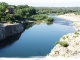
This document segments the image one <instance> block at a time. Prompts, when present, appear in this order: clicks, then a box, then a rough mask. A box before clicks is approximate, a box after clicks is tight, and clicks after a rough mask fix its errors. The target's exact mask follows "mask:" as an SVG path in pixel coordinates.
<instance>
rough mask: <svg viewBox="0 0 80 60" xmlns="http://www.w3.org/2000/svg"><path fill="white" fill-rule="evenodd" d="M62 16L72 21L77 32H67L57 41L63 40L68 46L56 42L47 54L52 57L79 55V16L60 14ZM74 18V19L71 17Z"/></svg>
mask: <svg viewBox="0 0 80 60" xmlns="http://www.w3.org/2000/svg"><path fill="white" fill-rule="evenodd" d="M62 18H65V19H69V20H71V21H72V22H73V23H72V25H73V27H74V28H75V29H76V31H77V32H74V33H68V34H66V35H63V36H62V37H61V38H60V40H59V42H62V41H65V42H66V43H67V44H68V46H67V47H64V46H63V45H64V44H63V45H61V44H60V43H58V44H57V45H56V46H55V47H54V48H53V49H52V50H51V52H50V53H49V54H48V56H52V57H59V56H61V57H80V20H79V19H78V18H80V16H76V17H75V16H74V17H73V16H72V17H69V16H64V15H63V16H62ZM73 18H75V19H73Z"/></svg>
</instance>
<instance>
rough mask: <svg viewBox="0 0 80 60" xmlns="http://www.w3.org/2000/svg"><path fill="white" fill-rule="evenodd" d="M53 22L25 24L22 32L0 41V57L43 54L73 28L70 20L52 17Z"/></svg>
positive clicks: (72, 30)
mask: <svg viewBox="0 0 80 60" xmlns="http://www.w3.org/2000/svg"><path fill="white" fill-rule="evenodd" d="M54 19H55V20H54V23H53V24H51V25H50V24H49V25H48V24H46V23H41V24H39V25H37V24H35V25H33V26H32V24H31V25H30V26H31V27H30V26H28V27H27V26H26V27H27V29H25V31H24V32H22V33H20V34H17V35H13V36H11V37H8V38H6V39H5V40H4V41H1V42H0V57H31V56H45V55H46V54H48V53H49V52H50V51H51V49H52V48H53V47H54V43H55V42H56V41H58V40H59V39H60V37H61V36H62V35H64V34H67V33H72V32H74V31H75V30H74V29H73V28H72V26H71V22H69V21H64V20H63V19H60V18H56V17H54Z"/></svg>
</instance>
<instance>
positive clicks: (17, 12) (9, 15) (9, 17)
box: [0, 2, 53, 23]
mask: <svg viewBox="0 0 80 60" xmlns="http://www.w3.org/2000/svg"><path fill="white" fill-rule="evenodd" d="M43 17H45V18H43ZM40 18H43V19H46V20H47V19H49V21H50V20H51V21H52V20H53V19H51V18H48V17H47V15H42V14H37V13H36V9H35V8H34V7H31V6H28V5H18V6H15V5H8V4H7V3H5V2H0V22H10V23H12V22H21V21H26V20H29V19H30V20H36V21H37V20H39V19H40ZM43 19H42V20H43ZM40 20H41V19H40Z"/></svg>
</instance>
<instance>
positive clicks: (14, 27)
mask: <svg viewBox="0 0 80 60" xmlns="http://www.w3.org/2000/svg"><path fill="white" fill-rule="evenodd" d="M23 29H24V28H23V26H22V25H21V24H19V23H14V24H0V40H2V39H5V38H6V37H8V36H11V35H14V34H17V33H20V32H22V31H23Z"/></svg>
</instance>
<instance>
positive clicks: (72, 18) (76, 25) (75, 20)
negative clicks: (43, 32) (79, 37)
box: [58, 15, 80, 31]
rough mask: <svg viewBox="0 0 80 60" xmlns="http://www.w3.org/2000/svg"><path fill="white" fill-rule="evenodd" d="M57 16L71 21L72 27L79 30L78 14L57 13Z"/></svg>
mask: <svg viewBox="0 0 80 60" xmlns="http://www.w3.org/2000/svg"><path fill="white" fill-rule="evenodd" d="M58 17H59V18H63V19H65V20H69V21H72V22H73V23H72V25H73V27H74V28H75V29H76V30H77V31H80V15H59V16H58Z"/></svg>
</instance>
